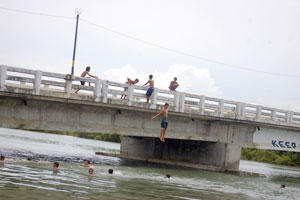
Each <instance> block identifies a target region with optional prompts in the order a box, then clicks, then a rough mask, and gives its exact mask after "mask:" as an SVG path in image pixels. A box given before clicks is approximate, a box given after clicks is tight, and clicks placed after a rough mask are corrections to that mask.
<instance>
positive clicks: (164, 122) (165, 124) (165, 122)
mask: <svg viewBox="0 0 300 200" xmlns="http://www.w3.org/2000/svg"><path fill="white" fill-rule="evenodd" d="M168 108H169V104H168V103H165V105H164V108H163V109H162V110H161V111H160V112H159V113H158V114H157V115H155V116H154V117H152V119H155V118H156V117H158V116H159V115H161V114H162V115H163V118H162V120H161V131H160V141H162V142H165V134H166V131H167V128H168Z"/></svg>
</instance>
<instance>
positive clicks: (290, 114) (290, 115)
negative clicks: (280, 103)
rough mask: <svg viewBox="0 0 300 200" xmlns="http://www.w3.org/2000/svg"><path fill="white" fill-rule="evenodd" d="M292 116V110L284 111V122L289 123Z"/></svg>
mask: <svg viewBox="0 0 300 200" xmlns="http://www.w3.org/2000/svg"><path fill="white" fill-rule="evenodd" d="M292 117H293V112H292V111H286V113H285V122H286V123H287V124H290V123H291V121H292Z"/></svg>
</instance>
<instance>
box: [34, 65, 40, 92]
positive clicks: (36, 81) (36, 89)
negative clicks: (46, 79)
mask: <svg viewBox="0 0 300 200" xmlns="http://www.w3.org/2000/svg"><path fill="white" fill-rule="evenodd" d="M41 84H42V71H35V75H34V84H33V94H35V95H40V90H41Z"/></svg>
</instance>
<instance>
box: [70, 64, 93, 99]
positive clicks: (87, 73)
mask: <svg viewBox="0 0 300 200" xmlns="http://www.w3.org/2000/svg"><path fill="white" fill-rule="evenodd" d="M90 71H91V67H89V66H88V67H86V68H85V71H84V72H82V74H81V76H80V77H85V76H86V75H89V76H90V77H93V78H95V79H98V76H94V75H92V74H90V73H89V72H90ZM80 83H81V85H84V84H85V82H84V81H80ZM79 90H80V89H77V90H76V91H75V94H77V93H78V92H79Z"/></svg>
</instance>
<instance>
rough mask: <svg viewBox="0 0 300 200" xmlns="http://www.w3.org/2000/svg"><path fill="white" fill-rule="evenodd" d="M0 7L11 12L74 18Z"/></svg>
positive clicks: (66, 17)
mask: <svg viewBox="0 0 300 200" xmlns="http://www.w3.org/2000/svg"><path fill="white" fill-rule="evenodd" d="M0 9H1V10H7V11H12V12H18V13H23V14H30V15H40V16H45V17H55V18H64V19H75V17H68V16H62V15H52V14H45V13H39V12H31V11H25V10H17V9H12V8H5V7H2V6H0Z"/></svg>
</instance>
